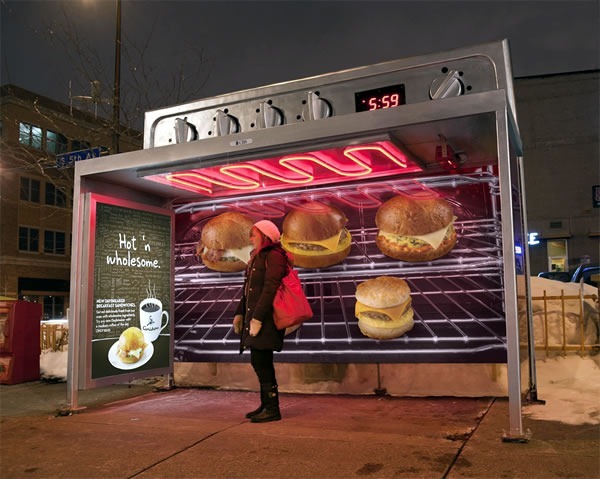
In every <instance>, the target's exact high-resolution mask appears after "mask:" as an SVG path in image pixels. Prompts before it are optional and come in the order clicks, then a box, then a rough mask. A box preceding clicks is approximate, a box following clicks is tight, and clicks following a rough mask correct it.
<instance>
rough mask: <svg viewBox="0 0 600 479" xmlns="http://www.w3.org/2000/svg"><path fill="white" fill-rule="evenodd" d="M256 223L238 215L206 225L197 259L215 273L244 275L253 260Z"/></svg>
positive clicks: (234, 214) (198, 248)
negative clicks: (251, 234)
mask: <svg viewBox="0 0 600 479" xmlns="http://www.w3.org/2000/svg"><path fill="white" fill-rule="evenodd" d="M253 224H254V220H252V218H250V217H249V216H247V215H244V214H242V213H238V212H235V211H231V212H227V213H222V214H220V215H219V216H215V217H214V218H212V219H210V220H209V221H207V222H206V224H205V225H204V227H203V228H202V233H201V234H200V241H199V242H198V244H197V245H196V255H197V256H199V257H200V259H202V262H203V263H204V265H205V266H206V267H207V268H209V269H212V270H214V271H221V272H237V271H244V269H246V264H247V263H248V261H249V260H250V252H251V251H252V243H251V242H250V229H251V228H252V225H253Z"/></svg>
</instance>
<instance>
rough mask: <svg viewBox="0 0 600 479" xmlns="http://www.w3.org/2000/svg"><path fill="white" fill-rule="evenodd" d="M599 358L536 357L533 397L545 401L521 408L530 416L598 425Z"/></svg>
mask: <svg viewBox="0 0 600 479" xmlns="http://www.w3.org/2000/svg"><path fill="white" fill-rule="evenodd" d="M599 362H600V358H599V357H598V356H595V357H583V358H582V357H580V356H578V355H573V356H567V357H562V356H560V357H554V358H546V359H538V360H537V361H536V370H537V375H536V376H537V397H538V399H541V400H543V401H546V404H543V405H542V404H532V405H528V406H525V407H523V414H524V415H525V416H527V417H529V418H531V419H541V420H546V421H558V422H562V423H564V424H571V425H580V424H600V367H599V366H598V363H599Z"/></svg>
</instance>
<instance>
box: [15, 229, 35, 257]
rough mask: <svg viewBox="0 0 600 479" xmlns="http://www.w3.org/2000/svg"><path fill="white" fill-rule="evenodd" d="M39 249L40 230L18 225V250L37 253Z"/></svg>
mask: <svg viewBox="0 0 600 479" xmlns="http://www.w3.org/2000/svg"><path fill="white" fill-rule="evenodd" d="M39 250H40V230H38V229H37V228H29V227H27V226H20V227H19V251H31V252H34V253H37V252H38V251H39Z"/></svg>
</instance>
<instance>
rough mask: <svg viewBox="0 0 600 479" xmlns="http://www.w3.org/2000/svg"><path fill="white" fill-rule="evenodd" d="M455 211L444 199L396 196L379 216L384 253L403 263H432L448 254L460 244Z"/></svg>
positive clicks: (377, 220)
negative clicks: (457, 243)
mask: <svg viewBox="0 0 600 479" xmlns="http://www.w3.org/2000/svg"><path fill="white" fill-rule="evenodd" d="M455 220H456V217H455V216H454V211H453V209H452V206H451V205H450V203H448V202H447V201H446V200H444V199H442V198H431V199H413V198H409V197H406V196H402V195H400V196H394V197H393V198H391V199H389V200H387V201H386V202H385V203H383V204H382V205H381V206H380V207H379V209H378V210H377V214H376V215H375V224H376V225H377V228H379V232H378V234H377V238H376V240H375V243H376V244H377V246H378V247H379V249H380V251H381V252H382V253H383V254H385V255H386V256H389V257H391V258H395V259H400V260H402V261H431V260H434V259H436V258H440V257H442V256H444V255H446V254H448V253H449V252H450V251H451V250H452V249H453V248H454V245H455V244H456V241H457V236H456V231H455V230H454V221H455Z"/></svg>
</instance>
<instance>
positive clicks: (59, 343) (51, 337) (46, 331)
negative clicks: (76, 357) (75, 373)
mask: <svg viewBox="0 0 600 479" xmlns="http://www.w3.org/2000/svg"><path fill="white" fill-rule="evenodd" d="M68 344H69V326H68V324H67V322H66V321H42V322H41V323H40V349H41V351H48V350H50V351H64V350H65V348H66V347H67V346H68Z"/></svg>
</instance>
